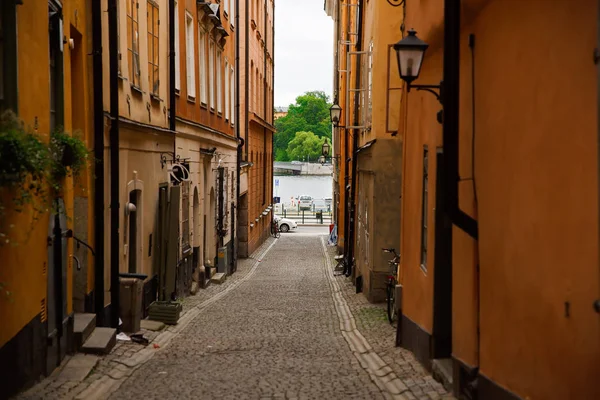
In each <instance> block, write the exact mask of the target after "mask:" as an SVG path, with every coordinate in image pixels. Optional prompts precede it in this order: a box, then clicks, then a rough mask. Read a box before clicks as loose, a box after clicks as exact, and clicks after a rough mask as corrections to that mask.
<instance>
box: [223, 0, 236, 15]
mask: <svg viewBox="0 0 600 400" xmlns="http://www.w3.org/2000/svg"><path fill="white" fill-rule="evenodd" d="M231 1H235V0H231ZM223 9H224V10H225V15H229V0H225V7H223Z"/></svg>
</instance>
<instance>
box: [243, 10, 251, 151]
mask: <svg viewBox="0 0 600 400" xmlns="http://www.w3.org/2000/svg"><path fill="white" fill-rule="evenodd" d="M249 7H250V4H249V0H246V9H245V10H244V13H245V14H246V23H245V24H244V25H245V26H244V29H245V31H246V34H245V35H244V36H245V37H244V42H245V48H244V50H245V53H246V59H245V60H244V62H245V64H246V67H245V71H244V72H245V81H246V83H245V85H244V97H245V108H246V113H245V117H244V130H245V132H244V136H245V138H244V143H245V144H244V146H245V147H244V159H245V160H246V161H248V129H249V128H250V117H249V115H248V110H249V106H248V101H250V99H249V95H248V92H249V91H250V88H249V87H248V76H249V75H250V74H251V73H252V71H250V72H248V69H249V67H250V61H249V59H250V52H249V43H248V40H249V37H250V31H249V25H250V13H249V12H248V10H249V9H250V8H249ZM240 122H241V121H240Z"/></svg>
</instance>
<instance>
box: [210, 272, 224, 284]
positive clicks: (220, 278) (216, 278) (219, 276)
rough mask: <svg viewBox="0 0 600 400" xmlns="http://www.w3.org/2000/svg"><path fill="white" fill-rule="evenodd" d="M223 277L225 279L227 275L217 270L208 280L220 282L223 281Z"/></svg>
mask: <svg viewBox="0 0 600 400" xmlns="http://www.w3.org/2000/svg"><path fill="white" fill-rule="evenodd" d="M225 279H227V276H226V275H225V274H224V273H223V272H219V273H216V274H214V275H213V276H212V278H210V281H211V282H212V283H218V284H221V283H223V282H225Z"/></svg>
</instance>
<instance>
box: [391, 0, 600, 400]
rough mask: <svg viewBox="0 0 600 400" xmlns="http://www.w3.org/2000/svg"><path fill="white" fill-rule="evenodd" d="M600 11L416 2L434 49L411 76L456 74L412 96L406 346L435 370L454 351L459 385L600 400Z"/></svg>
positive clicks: (405, 237) (405, 193)
mask: <svg viewBox="0 0 600 400" xmlns="http://www.w3.org/2000/svg"><path fill="white" fill-rule="evenodd" d="M450 3H452V5H451V6H450V5H449V4H450ZM460 3H462V5H461V4H460ZM445 5H446V7H448V8H444V6H445ZM598 13H599V10H598V2H597V1H594V0H586V1H581V2H577V3H576V4H575V3H573V2H569V1H557V2H543V1H528V2H519V3H510V5H508V4H507V3H506V2H502V1H494V0H489V1H476V0H463V1H462V2H444V1H441V0H437V1H424V2H419V3H409V4H407V5H406V20H405V27H406V29H409V28H414V29H415V30H416V31H417V33H418V36H419V37H420V38H421V39H422V40H424V41H425V42H427V43H428V44H429V48H428V50H427V52H426V54H425V58H424V62H423V68H422V70H421V74H420V76H419V78H418V80H417V81H415V82H414V83H415V84H426V85H437V84H439V83H440V81H442V80H443V81H444V82H454V84H446V83H444V84H443V92H442V102H443V106H442V105H441V104H440V103H439V102H438V101H437V100H436V98H435V97H434V96H433V95H431V94H430V93H426V92H417V91H415V90H413V91H411V92H410V93H406V91H405V93H404V96H403V99H404V100H405V101H402V102H401V105H400V107H401V114H402V115H403V116H404V117H405V118H406V122H405V123H406V128H405V131H404V135H403V137H404V159H405V167H404V172H403V175H404V182H403V188H402V211H401V212H402V215H403V218H402V223H401V254H402V259H401V265H400V270H401V273H400V282H401V284H402V285H403V297H402V320H401V322H400V323H399V325H398V341H399V343H400V344H401V345H402V346H404V347H406V348H408V349H410V350H412V351H413V352H415V354H416V355H417V358H419V359H420V360H421V361H422V362H423V363H424V365H425V366H427V367H431V366H432V362H433V364H435V361H434V360H435V359H443V358H451V359H452V360H453V361H454V385H455V393H456V394H457V395H458V394H461V395H465V394H469V395H475V394H476V395H477V396H478V398H480V399H488V398H494V399H496V398H498V399H501V398H502V399H517V398H523V399H526V398H527V399H570V398H572V399H575V398H577V399H579V398H581V399H583V398H590V399H591V398H598V397H600V389H599V387H598V385H597V383H596V379H595V378H594V377H597V376H600V364H598V360H599V359H600V340H599V338H600V318H599V313H600V307H599V304H598V299H600V270H599V269H598V264H599V260H598V240H599V237H598V229H599V227H598V176H597V166H598V152H597V141H598V117H599V114H598V89H597V83H598V66H597V65H596V64H595V63H594V60H593V57H591V56H590V54H593V52H594V49H597V48H598V46H599V44H600V43H599V38H598V34H597V32H598ZM398 25H400V21H398ZM556 26H561V28H562V29H561V32H563V31H564V32H569V34H568V35H564V34H558V35H557V34H556V30H555V27H556ZM573 38H576V39H575V40H572V39H573ZM563 59H568V60H570V62H569V67H568V68H567V69H565V68H564V63H563V61H562V60H563ZM453 73H455V74H456V75H452V74H453ZM453 77H456V78H457V79H453ZM557 81H558V82H560V81H566V82H565V83H567V84H566V85H562V84H559V85H556V82H557ZM442 108H443V109H444V121H443V124H439V123H438V121H437V118H436V116H437V114H438V112H439V111H440V110H441V109H442ZM574 127H576V128H575V129H573V128H574ZM451 131H456V132H457V141H456V142H455V141H454V140H453V138H452V136H451V134H449V132H451ZM565 132H570V134H569V135H567V136H565ZM454 143H456V146H454ZM453 160H456V161H455V162H456V166H457V167H458V169H457V171H456V172H457V176H456V178H457V179H452V178H453V176H452V172H448V171H453V165H452V163H453ZM448 179H450V180H451V182H450V183H448V181H447V180H448ZM448 185H449V186H448ZM453 185H455V186H454V189H455V190H456V193H457V205H458V208H453V204H455V203H454V201H453V199H452V192H453V190H454V189H453V190H447V188H450V189H452V188H453ZM448 217H450V220H449V219H448ZM423 221H428V223H427V224H424V223H423ZM450 221H451V222H452V223H453V224H450Z"/></svg>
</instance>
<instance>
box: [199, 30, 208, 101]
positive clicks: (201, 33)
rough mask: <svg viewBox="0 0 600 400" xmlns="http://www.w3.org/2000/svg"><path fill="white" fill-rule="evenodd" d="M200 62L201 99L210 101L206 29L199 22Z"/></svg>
mask: <svg viewBox="0 0 600 400" xmlns="http://www.w3.org/2000/svg"><path fill="white" fill-rule="evenodd" d="M198 64H199V66H200V101H201V102H202V103H203V104H207V102H208V92H207V89H208V88H207V87H206V31H205V30H204V28H202V26H201V25H200V24H198Z"/></svg>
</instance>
